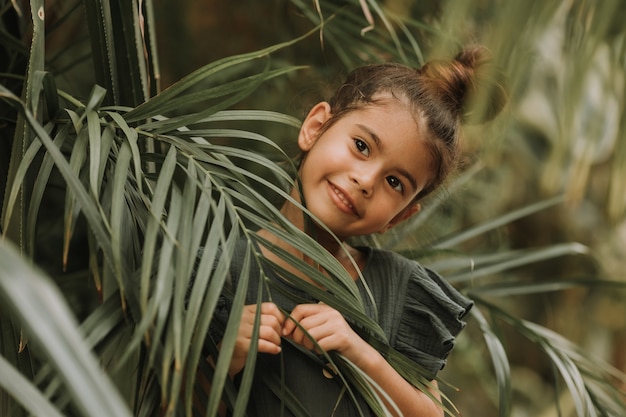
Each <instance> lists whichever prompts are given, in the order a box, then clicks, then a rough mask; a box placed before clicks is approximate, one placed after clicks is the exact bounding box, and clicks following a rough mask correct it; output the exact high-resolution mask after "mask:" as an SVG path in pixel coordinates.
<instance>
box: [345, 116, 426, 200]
mask: <svg viewBox="0 0 626 417" xmlns="http://www.w3.org/2000/svg"><path fill="white" fill-rule="evenodd" d="M356 126H357V127H358V128H359V129H361V130H363V131H364V132H365V133H367V134H368V135H369V136H370V138H371V139H372V140H373V141H374V143H376V146H378V147H379V148H382V147H383V143H382V141H381V140H380V138H379V137H378V135H377V134H376V133H374V131H373V130H372V129H370V128H369V127H367V126H365V125H362V124H360V123H357V124H356ZM398 172H399V173H400V174H401V175H402V176H404V177H405V178H406V179H407V180H409V182H410V183H411V186H412V187H413V190H417V181H416V180H415V178H413V175H411V174H410V173H409V171H407V170H405V169H402V168H398Z"/></svg>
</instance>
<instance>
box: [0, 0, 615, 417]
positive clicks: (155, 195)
mask: <svg viewBox="0 0 626 417" xmlns="http://www.w3.org/2000/svg"><path fill="white" fill-rule="evenodd" d="M181 3H184V4H181ZM187 3H189V4H187ZM191 3H192V2H177V1H161V2H158V4H157V3H155V4H153V2H152V1H145V0H144V1H139V0H133V1H128V0H110V1H106V0H86V1H80V0H77V1H70V2H56V3H55V2H52V3H46V4H45V5H44V1H43V0H31V1H30V2H25V1H23V2H21V3H20V2H11V1H8V0H0V18H1V24H0V35H1V36H0V67H1V69H0V99H1V100H0V103H1V106H2V107H0V123H1V124H2V129H1V130H0V179H1V181H0V186H1V188H0V190H2V191H0V192H1V193H2V194H0V195H2V199H3V205H2V212H1V214H2V222H1V226H0V227H1V229H0V231H1V232H2V236H3V239H2V241H1V242H0V298H1V299H2V304H0V312H1V316H0V415H2V416H5V415H6V416H20V415H45V416H60V415H85V416H125V415H136V416H153V415H158V414H159V413H160V412H163V413H165V414H168V415H184V413H185V412H187V413H190V412H191V409H192V399H193V397H192V395H191V394H192V391H191V390H189V389H187V390H185V389H184V387H189V386H191V385H192V383H193V381H194V380H195V379H196V374H197V372H198V369H200V371H199V372H200V373H202V374H205V373H206V375H207V377H208V378H212V385H213V388H212V390H211V392H210V395H209V397H208V398H207V401H206V404H202V406H201V407H199V408H203V409H205V408H206V414H207V415H214V414H215V412H216V410H217V407H218V403H219V401H220V398H224V399H225V401H226V402H227V403H229V404H230V405H231V406H232V407H233V408H234V410H235V414H236V415H242V414H243V412H244V409H243V405H244V404H245V401H246V399H247V392H246V387H248V386H249V385H248V384H249V382H250V378H251V376H252V375H251V374H250V373H249V372H246V373H245V374H244V377H243V380H242V389H241V390H240V391H239V394H237V393H236V392H235V391H234V387H233V386H232V384H231V383H230V381H229V379H228V378H227V377H226V369H227V365H228V359H229V352H232V343H233V337H232V331H233V330H234V326H235V325H236V324H237V322H238V317H237V314H233V316H232V317H231V320H230V321H229V325H228V326H227V328H226V336H225V339H224V341H223V345H222V347H221V351H220V352H221V354H220V360H219V361H218V362H217V364H215V369H212V368H211V367H208V366H206V365H207V364H206V362H205V361H204V359H203V349H204V348H207V347H206V346H204V345H203V343H204V337H203V336H204V335H205V334H206V331H207V328H208V326H209V324H210V320H211V317H212V313H213V311H214V309H215V304H216V300H217V295H218V294H219V292H220V289H221V287H222V285H223V282H224V280H225V278H226V266H227V265H228V264H229V259H230V256H231V254H232V252H231V250H232V246H233V243H234V241H235V240H236V239H237V238H239V237H245V238H247V239H250V240H252V241H254V240H258V239H259V237H258V236H257V235H256V234H255V230H256V229H257V228H259V227H264V228H268V227H271V228H274V230H275V231H276V233H279V234H281V235H282V236H284V238H285V239H288V240H289V241H292V242H293V243H294V245H296V246H297V247H299V248H301V249H302V250H303V251H304V252H306V253H307V254H309V255H310V256H311V258H312V259H314V260H316V261H317V262H319V263H320V264H321V265H322V266H324V268H325V269H326V270H328V271H330V272H331V276H332V278H329V277H327V276H325V275H323V274H320V273H319V272H318V271H316V270H315V269H311V271H310V272H311V274H312V276H314V277H315V278H316V279H318V280H319V281H320V282H321V283H322V284H323V285H324V286H325V287H327V288H330V289H332V290H333V291H332V293H333V295H328V294H326V295H324V294H322V295H320V297H321V298H322V299H323V300H324V301H325V302H327V303H328V304H330V305H333V306H335V307H336V308H338V309H339V310H340V311H343V312H346V313H347V314H350V315H351V316H353V317H355V318H356V320H357V321H358V322H359V323H360V324H361V326H362V327H363V328H367V329H369V330H370V332H371V333H372V334H375V333H376V332H377V326H376V324H375V323H373V322H372V321H371V320H370V319H368V318H367V317H366V316H365V315H364V314H362V305H361V303H360V300H359V299H358V297H357V296H355V291H354V283H353V282H352V281H351V280H350V279H349V278H348V277H346V276H345V272H344V271H343V270H342V268H341V267H339V265H338V264H337V263H336V261H335V260H334V259H333V258H332V257H330V256H328V255H327V254H326V253H325V252H324V251H322V250H320V248H319V247H318V246H317V244H316V243H315V242H314V241H313V240H311V239H310V238H308V237H307V236H306V235H304V234H302V233H300V232H299V231H298V230H294V229H293V227H291V225H290V224H289V223H288V222H285V221H284V220H283V218H282V216H281V214H280V213H279V212H278V210H277V208H276V202H277V201H280V200H281V199H283V198H288V194H287V193H288V190H289V188H290V185H291V184H292V183H293V174H294V168H293V165H292V163H291V158H290V157H291V151H290V149H291V146H292V145H291V139H292V138H293V137H294V135H295V133H296V132H297V128H298V126H299V121H298V116H299V115H300V114H299V113H300V112H301V111H303V110H304V109H305V108H306V105H307V103H309V102H313V101H314V100H317V99H320V98H322V97H323V96H324V91H325V88H326V85H327V83H326V82H324V83H322V82H321V81H319V80H328V79H332V78H334V77H336V76H337V74H341V73H343V72H345V71H346V70H347V69H349V68H351V67H354V66H356V65H359V64H361V63H363V62H373V61H380V60H383V59H384V60H396V61H403V62H407V63H411V64H414V65H419V64H420V63H421V62H423V61H424V59H426V58H432V57H438V56H450V55H451V54H452V53H454V52H455V51H456V50H457V49H458V48H459V46H460V45H463V44H466V43H469V42H472V41H479V42H481V43H484V44H486V45H487V46H489V47H490V48H491V49H492V50H493V51H494V59H495V61H496V63H497V64H498V65H499V67H500V68H502V71H503V72H504V73H505V74H506V75H507V79H508V85H509V89H510V97H509V105H508V108H507V110H506V111H505V112H504V114H502V115H501V116H500V117H499V118H498V119H497V120H495V121H494V122H492V123H491V124H489V125H486V126H468V127H467V131H466V136H467V141H466V142H467V143H466V146H465V157H466V158H465V161H464V162H465V163H464V165H463V167H462V169H461V170H460V172H459V173H458V175H457V176H455V177H454V178H453V179H452V180H451V181H450V182H449V184H447V187H446V189H445V190H444V192H442V193H440V194H439V195H436V196H434V197H433V198H430V199H429V201H427V202H425V207H426V208H425V210H423V212H422V213H420V215H419V216H416V217H415V219H414V220H411V224H409V225H407V227H403V228H402V230H400V231H398V232H396V233H393V234H388V235H384V236H376V237H373V238H371V240H369V241H368V243H369V244H372V245H378V246H382V247H388V248H392V249H394V250H397V251H400V252H402V253H403V254H405V255H406V256H409V257H412V258H415V259H418V260H420V261H421V262H423V263H425V264H427V265H428V266H430V267H433V268H435V269H437V270H438V271H440V272H442V273H444V275H445V276H446V278H447V279H449V280H450V281H451V282H453V283H454V284H455V285H456V286H458V288H460V289H461V290H462V291H464V292H465V293H466V294H468V295H469V296H471V297H472V298H473V299H474V300H475V301H476V308H475V309H473V311H472V317H471V318H470V320H469V324H468V328H467V330H466V331H465V332H464V333H463V335H462V336H461V338H460V339H459V341H458V345H457V347H456V349H455V352H454V354H453V356H452V360H451V361H450V365H449V366H448V367H447V368H446V369H445V371H444V372H443V374H442V378H443V380H442V384H441V386H442V391H443V392H444V393H445V394H446V395H447V396H448V397H449V398H450V400H451V401H452V403H449V402H446V403H445V405H446V407H447V411H448V412H449V413H450V414H453V415H454V414H456V413H457V411H456V408H455V407H457V408H458V410H459V411H460V412H462V413H463V414H465V415H501V416H508V415H526V414H530V415H546V416H548V415H564V416H568V415H578V416H594V415H606V416H621V415H625V414H626V400H625V398H624V387H625V386H626V377H625V375H624V373H623V370H624V361H626V358H624V352H625V351H626V349H624V343H626V342H625V341H624V340H625V338H624V332H625V331H626V330H625V329H626V323H624V322H623V320H621V321H620V320H619V318H620V317H626V312H625V311H624V307H623V301H624V287H625V283H624V277H623V267H622V266H621V265H622V263H623V256H624V250H623V245H622V246H621V247H620V246H619V242H620V239H621V242H623V241H624V239H626V237H624V233H625V232H624V230H625V226H624V224H625V223H624V217H625V216H624V214H625V213H626V198H625V197H624V196H625V195H626V193H625V192H624V191H625V190H626V183H625V182H624V178H626V176H625V175H624V174H625V173H626V172H624V171H625V170H626V164H625V163H624V161H625V160H626V140H624V132H626V129H625V128H626V111H624V110H625V109H624V103H625V99H626V97H625V93H624V91H626V89H625V88H624V87H625V85H624V83H625V82H626V81H625V80H624V74H626V71H625V70H626V29H625V28H624V27H623V25H622V24H621V22H622V21H623V15H624V13H625V11H624V10H626V7H624V6H625V4H624V2H623V1H618V0H608V1H597V2H594V1H583V0H580V1H578V0H577V1H572V2H566V3H564V4H561V5H559V4H557V3H556V2H543V1H540V0H537V1H529V2H506V1H496V0H493V1H449V2H446V3H441V4H440V2H417V3H419V5H417V4H416V5H413V6H411V5H410V2H404V1H392V0H389V1H386V2H376V1H374V0H368V1H356V0H351V1H328V2H325V1H319V2H318V1H315V2H308V1H299V0H291V1H286V0H283V1H279V0H275V1H273V2H271V4H270V2H268V4H267V5H266V4H265V2H255V1H244V2H237V3H238V4H237V5H234V4H232V2H230V3H225V5H223V6H221V7H223V8H225V9H223V10H222V9H219V8H218V6H215V8H214V9H211V7H208V8H209V9H211V10H209V11H206V10H200V9H201V7H200V6H199V5H193V4H191ZM198 3H199V2H198ZM235 7H236V8H238V9H237V10H236V16H238V18H239V19H242V21H243V22H244V23H241V22H240V25H239V26H238V27H235V28H233V26H234V25H232V24H228V25H223V26H220V24H219V23H215V22H213V23H211V21H210V19H207V20H202V16H205V17H206V16H207V15H213V16H214V15H219V13H224V15H225V16H227V15H228V13H229V12H228V8H235ZM218 10H219V12H218ZM230 13H232V15H233V16H235V12H232V11H231V12H230ZM242 16H243V17H242ZM216 21H217V22H219V19H217V20H216ZM181 22H182V23H181ZM207 22H208V23H207ZM245 22H247V24H246V23H245ZM252 22H254V24H253V23H252ZM229 26H230V30H231V31H230V32H224V31H225V30H226V28H227V27H229ZM198 27H201V28H202V31H200V32H201V33H200V36H197V35H196V34H195V33H194V29H193V28H198ZM242 28H243V29H242ZM196 31H199V30H196ZM203 31H207V33H213V34H216V33H217V34H219V39H218V36H214V38H213V39H211V40H212V41H213V42H206V39H205V38H204V37H203V34H204V32H203ZM157 35H159V36H157ZM241 38H246V39H248V42H247V43H246V46H244V47H242V46H240V45H237V43H236V40H237V39H241ZM220 39H229V40H231V41H233V42H232V43H229V42H227V41H220ZM164 44H166V45H167V46H168V47H167V48H164V47H163V46H160V45H164ZM229 45H231V46H230V47H229ZM182 46H184V47H182ZM207 49H208V51H207ZM158 52H160V55H161V57H165V59H162V60H161V62H159V59H158V55H159V53H158ZM162 70H163V74H162V73H161V71H162ZM164 77H165V80H164ZM160 83H164V84H167V88H161V87H160ZM318 86H320V87H318ZM294 97H297V99H296V98H294ZM286 100H287V101H288V102H287V103H285V101H286ZM296 100H297V101H301V102H302V104H298V105H294V104H293V102H294V101H296ZM477 105H478V106H479V105H480V100H479V101H478V103H477ZM294 106H295V107H296V108H294ZM201 246H203V247H205V248H208V250H205V251H203V252H202V256H201V257H200V258H198V257H197V253H198V249H199V248H200V247H201ZM218 247H219V248H220V251H221V252H220V254H219V256H218V255H217V249H218ZM277 255H278V256H280V257H283V258H285V259H287V260H288V261H289V262H292V263H294V264H296V265H297V266H299V267H300V268H307V265H306V264H305V263H303V262H302V261H301V260H298V259H292V258H289V257H288V256H287V255H285V254H283V253H279V252H277ZM247 261H248V262H250V263H252V262H256V263H259V264H260V265H262V267H263V268H272V265H271V264H270V263H269V262H268V261H267V260H266V259H264V258H263V257H262V256H261V255H260V254H259V253H256V252H254V251H251V253H250V254H249V258H248V259H247ZM244 270H245V267H244ZM194 271H195V272H194ZM192 275H194V276H195V284H194V287H193V292H192V295H191V296H190V298H189V299H188V300H186V294H187V289H188V287H189V282H190V280H191V278H192ZM241 282H242V283H244V284H245V282H246V281H245V279H244V278H243V277H242V280H241ZM300 285H304V284H300ZM244 289H245V285H242V286H241V287H240V288H239V289H238V291H237V292H236V294H235V295H234V297H235V306H237V305H241V303H242V302H243V300H242V299H241V295H242V294H243V293H244ZM234 311H237V309H236V308H235V309H234ZM373 342H374V341H373ZM594 342H595V343H594ZM599 342H601V343H599ZM208 348H209V349H210V348H211V347H210V346H209V347H208ZM379 348H380V349H385V347H384V346H379ZM387 354H388V356H389V359H390V360H391V361H392V363H393V364H394V366H396V367H397V369H398V370H399V371H400V372H402V373H403V374H404V375H405V376H406V378H408V379H410V380H411V381H412V382H414V383H415V384H416V385H417V386H421V385H422V384H423V382H424V381H423V379H422V378H421V376H420V375H419V373H414V372H412V371H411V370H410V369H411V367H410V364H408V363H407V362H406V359H405V358H403V357H402V356H400V355H396V354H394V353H393V352H387ZM329 359H331V360H333V361H334V362H335V363H336V364H337V365H338V367H339V368H340V369H341V370H342V375H343V376H344V378H346V379H347V380H351V381H352V382H353V385H354V386H355V387H356V389H359V390H361V391H362V392H363V393H364V394H365V395H366V396H367V397H368V398H369V399H370V401H371V402H372V404H373V407H375V408H380V407H378V406H377V403H378V399H377V397H376V395H374V394H373V391H372V390H371V387H370V386H369V383H368V381H367V380H366V379H364V378H363V376H362V375H360V374H359V373H358V372H355V371H354V370H353V368H352V367H351V366H350V364H349V363H347V362H345V361H343V360H342V358H340V357H336V356H331V357H329ZM253 360H254V355H251V356H250V358H249V361H253ZM250 363H251V362H250ZM620 367H621V370H620ZM246 369H248V370H249V369H252V367H251V366H248V367H247V368H246ZM448 383H449V384H448ZM531 385H532V386H531ZM454 387H458V388H460V392H458V393H457V392H456V390H455V389H454ZM544 387H547V388H548V389H543V388H544ZM181 392H184V395H181V394H180V393H181ZM222 393H223V395H222ZM285 401H286V402H290V401H291V400H290V399H289V398H285ZM291 405H292V406H293V407H296V408H297V406H298V405H297V404H295V403H293V402H291ZM300 413H301V415H306V410H301V412H300ZM381 413H382V409H381ZM524 413H526V414H524ZM383 415H384V414H383Z"/></svg>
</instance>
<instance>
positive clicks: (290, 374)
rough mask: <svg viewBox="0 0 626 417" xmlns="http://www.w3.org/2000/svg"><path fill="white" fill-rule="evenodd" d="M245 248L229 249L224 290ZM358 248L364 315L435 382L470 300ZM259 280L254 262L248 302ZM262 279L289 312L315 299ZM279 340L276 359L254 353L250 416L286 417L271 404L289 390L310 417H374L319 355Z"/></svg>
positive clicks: (409, 264) (223, 316)
mask: <svg viewBox="0 0 626 417" xmlns="http://www.w3.org/2000/svg"><path fill="white" fill-rule="evenodd" d="M247 245H248V242H247V241H241V242H239V244H238V246H237V249H236V251H235V254H234V257H233V262H232V264H231V279H232V282H231V283H230V284H231V285H232V288H236V286H237V277H239V275H240V272H241V271H240V269H241V263H242V261H243V257H244V254H245V251H246V246H247ZM358 249H359V250H361V251H363V252H364V253H365V254H366V257H367V262H366V265H365V267H364V269H363V271H362V276H363V279H364V280H365V282H366V284H367V287H369V290H370V293H369V294H371V296H370V295H368V291H367V290H366V286H365V285H364V284H363V282H362V281H361V280H360V279H359V280H357V282H356V284H357V287H358V289H359V292H360V294H361V298H362V300H363V304H364V307H365V311H366V313H367V314H368V315H369V316H370V317H372V318H374V317H377V321H378V323H379V325H380V327H381V328H382V330H383V331H384V334H385V337H386V338H387V342H388V344H389V345H390V346H391V347H393V348H394V349H396V350H397V351H399V352H400V353H402V354H404V355H405V356H406V357H408V358H409V359H411V360H413V361H414V362H416V363H418V364H419V365H421V366H422V367H423V369H424V371H425V372H426V373H427V375H425V376H426V377H427V378H429V379H433V378H435V377H436V375H437V373H438V372H439V371H440V370H441V369H442V368H443V367H444V366H445V363H446V357H447V356H448V354H449V353H450V351H451V350H452V348H453V346H454V340H455V337H456V336H457V335H458V333H459V332H460V331H461V330H462V329H463V327H464V326H465V322H464V321H463V319H464V317H465V315H466V314H467V312H468V311H469V310H470V309H471V307H472V305H473V303H472V301H471V300H469V299H468V298H466V297H465V296H463V295H462V294H460V293H459V292H458V291H457V290H456V289H454V288H453V287H452V286H451V285H450V284H449V283H448V282H447V281H445V280H444V279H443V278H441V277H440V276H439V275H438V274H436V273H435V272H433V271H431V270H429V269H426V268H424V267H422V266H421V265H420V264H419V263H417V262H415V261H412V260H409V259H407V258H405V257H403V256H400V255H398V254H396V253H393V252H390V251H385V250H380V249H375V248H366V247H362V248H358ZM259 279H260V272H259V269H258V266H257V265H256V264H255V265H254V268H253V270H252V271H251V272H250V282H249V285H248V292H247V303H254V302H255V301H256V299H257V291H258V288H259V285H258V284H259ZM267 279H269V280H271V284H272V285H271V286H272V287H273V288H274V289H280V290H278V291H277V290H273V291H271V300H272V302H274V303H276V304H277V305H278V306H279V307H281V308H283V309H285V310H286V311H291V310H292V309H293V308H294V307H295V306H296V304H298V303H317V302H318V300H316V299H315V298H313V297H312V296H310V295H309V294H307V293H306V292H303V291H301V290H299V289H298V288H296V287H294V286H292V285H291V284H290V283H288V282H286V281H285V280H283V279H281V278H280V277H278V276H276V275H273V274H269V276H268V277H267ZM265 287H268V286H265ZM286 294H289V296H287V295H286ZM263 299H264V301H268V300H269V299H270V297H269V296H268V294H263ZM296 300H297V301H296ZM230 305H231V303H230V300H229V297H227V296H223V297H222V299H221V300H220V302H219V305H218V307H217V310H216V312H215V317H214V322H215V323H216V324H217V326H214V328H212V329H211V332H210V336H211V337H212V338H213V340H214V341H215V342H218V341H219V340H220V339H221V336H222V334H221V331H220V328H223V326H224V325H225V324H226V321H227V319H228V315H229V312H230ZM347 319H348V321H350V320H349V318H347ZM283 340H285V342H283V349H282V352H281V354H279V355H268V354H259V355H258V360H257V369H256V370H255V381H254V385H253V387H252V390H251V397H250V402H249V414H250V415H252V416H257V417H262V416H274V415H276V416H279V415H284V416H287V417H288V416H292V415H293V414H292V413H291V412H290V410H289V409H288V408H286V406H285V404H283V403H282V402H281V401H280V399H279V396H280V397H281V398H284V395H285V391H289V393H290V394H293V396H295V397H296V398H297V399H298V401H299V402H300V403H301V404H302V406H303V408H304V409H305V410H306V411H307V412H308V414H309V415H311V416H313V417H325V416H346V417H349V416H359V415H364V416H374V413H373V412H372V411H371V410H370V409H369V407H368V406H367V403H366V402H365V400H364V399H363V398H361V397H360V396H359V395H358V392H356V390H350V389H346V388H345V386H344V384H343V383H342V382H341V380H340V378H339V377H337V376H336V375H334V373H333V372H332V370H329V369H327V366H326V365H325V363H324V361H323V360H322V359H321V358H320V357H317V356H316V355H314V354H313V353H311V352H306V351H304V350H303V349H302V348H300V347H298V346H295V345H294V344H293V343H290V342H289V341H287V340H286V339H283ZM277 394H278V395H277ZM290 394H288V395H290ZM359 410H360V411H359Z"/></svg>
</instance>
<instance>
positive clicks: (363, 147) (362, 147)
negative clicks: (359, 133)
mask: <svg viewBox="0 0 626 417" xmlns="http://www.w3.org/2000/svg"><path fill="white" fill-rule="evenodd" d="M354 145H355V146H356V149H357V150H358V151H359V152H360V153H362V154H363V155H365V156H369V155H370V148H368V146H367V143H365V142H364V141H362V140H361V139H354Z"/></svg>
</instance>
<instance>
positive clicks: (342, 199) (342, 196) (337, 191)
mask: <svg viewBox="0 0 626 417" xmlns="http://www.w3.org/2000/svg"><path fill="white" fill-rule="evenodd" d="M333 191H334V192H335V194H337V197H339V199H340V200H341V201H343V203H344V204H345V205H346V206H348V207H350V208H352V204H350V203H349V202H348V200H346V197H345V196H344V195H343V194H342V193H341V192H340V191H339V190H338V189H336V188H335V187H333Z"/></svg>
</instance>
